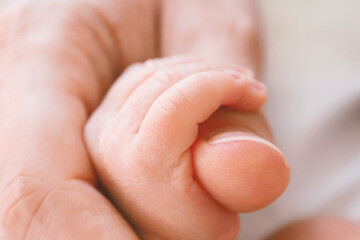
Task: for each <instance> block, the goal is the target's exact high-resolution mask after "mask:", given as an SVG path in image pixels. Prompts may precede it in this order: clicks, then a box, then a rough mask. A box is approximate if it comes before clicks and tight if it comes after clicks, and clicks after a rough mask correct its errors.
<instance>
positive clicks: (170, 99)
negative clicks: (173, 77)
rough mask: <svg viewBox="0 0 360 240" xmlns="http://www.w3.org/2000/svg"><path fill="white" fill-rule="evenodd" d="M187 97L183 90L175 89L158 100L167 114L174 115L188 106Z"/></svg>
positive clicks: (171, 89) (168, 91)
mask: <svg viewBox="0 0 360 240" xmlns="http://www.w3.org/2000/svg"><path fill="white" fill-rule="evenodd" d="M187 102H188V100H187V97H186V94H185V93H184V92H183V90H182V89H180V88H178V87H173V88H170V89H168V90H167V91H165V92H164V93H163V95H162V96H161V97H160V98H158V105H159V107H160V108H161V109H162V110H163V111H164V112H166V113H169V114H173V113H174V112H176V111H178V110H179V109H182V108H184V107H185V106H186V105H187Z"/></svg>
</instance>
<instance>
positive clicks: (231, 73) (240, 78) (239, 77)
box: [224, 69, 246, 82]
mask: <svg viewBox="0 0 360 240" xmlns="http://www.w3.org/2000/svg"><path fill="white" fill-rule="evenodd" d="M224 73H225V74H227V75H229V76H230V77H232V78H233V79H234V80H236V81H240V82H243V81H244V80H245V79H246V75H245V74H243V73H241V72H238V71H235V70H232V69H225V70H224Z"/></svg>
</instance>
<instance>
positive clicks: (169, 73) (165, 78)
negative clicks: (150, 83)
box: [151, 68, 180, 86]
mask: <svg viewBox="0 0 360 240" xmlns="http://www.w3.org/2000/svg"><path fill="white" fill-rule="evenodd" d="M151 78H152V79H153V80H154V81H156V82H158V83H160V84H162V85H165V86H169V85H172V84H173V83H175V82H177V81H179V80H180V76H179V74H178V72H177V71H176V70H175V69H174V68H163V69H158V70H157V71H156V72H155V73H154V74H153V75H152V76H151Z"/></svg>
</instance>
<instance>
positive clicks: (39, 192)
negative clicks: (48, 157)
mask: <svg viewBox="0 0 360 240" xmlns="http://www.w3.org/2000/svg"><path fill="white" fill-rule="evenodd" d="M50 191H51V190H50V189H47V188H45V187H44V184H41V182H40V180H39V178H38V177H36V176H32V175H25V174H19V175H17V176H15V177H14V178H13V179H11V180H10V181H9V183H8V184H7V185H6V187H5V188H4V189H2V191H1V197H0V199H1V202H2V205H1V206H0V209H1V212H2V216H1V218H2V220H1V222H2V223H3V226H4V228H5V231H6V232H7V233H8V234H9V235H10V236H16V237H19V238H20V237H21V239H26V235H27V232H28V231H29V227H30V225H31V222H32V221H33V219H34V218H36V217H37V216H38V212H39V209H40V208H41V206H42V205H43V202H44V200H45V198H46V197H47V195H48V193H49V192H50Z"/></svg>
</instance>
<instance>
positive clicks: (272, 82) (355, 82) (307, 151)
mask: <svg viewBox="0 0 360 240" xmlns="http://www.w3.org/2000/svg"><path fill="white" fill-rule="evenodd" d="M8 2H10V0H0V8H2V7H4V6H5V5H6V4H7V3H8ZM259 5H260V8H261V13H262V23H263V44H264V54H265V59H264V62H265V72H264V76H263V80H264V81H265V82H266V84H267V86H268V88H269V92H270V97H269V101H268V103H267V105H266V109H265V110H266V112H267V116H268V118H269V121H270V124H271V125H272V127H273V130H274V135H275V138H276V140H277V145H278V146H279V147H280V148H281V149H282V150H283V152H284V154H285V156H286V158H287V159H288V161H289V163H290V166H291V169H292V179H291V182H290V185H289V188H288V190H287V191H286V192H285V194H284V195H283V196H282V197H281V198H280V199H279V200H277V201H276V202H275V203H273V204H272V205H270V206H269V207H267V208H265V209H263V210H261V211H258V212H256V213H250V214H243V215H241V218H242V233H241V236H240V238H239V239H243V240H259V239H262V238H263V237H264V236H266V235H267V234H269V233H271V232H273V231H275V230H276V229H278V228H279V227H280V226H282V225H284V224H287V223H289V222H291V221H294V220H297V219H302V218H307V217H311V216H317V215H321V216H324V215H325V216H339V217H345V218H348V219H353V220H356V221H359V222H360V14H359V12H360V1H359V0H292V1H288V0H271V1H268V0H260V1H259ZM0 27H1V26H0Z"/></svg>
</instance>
